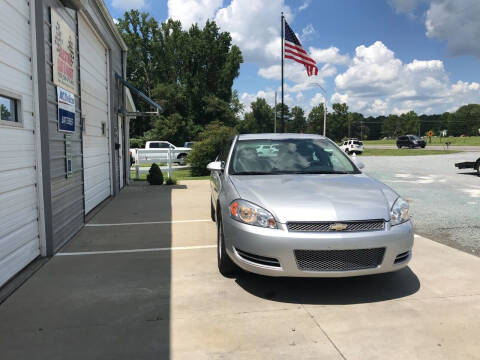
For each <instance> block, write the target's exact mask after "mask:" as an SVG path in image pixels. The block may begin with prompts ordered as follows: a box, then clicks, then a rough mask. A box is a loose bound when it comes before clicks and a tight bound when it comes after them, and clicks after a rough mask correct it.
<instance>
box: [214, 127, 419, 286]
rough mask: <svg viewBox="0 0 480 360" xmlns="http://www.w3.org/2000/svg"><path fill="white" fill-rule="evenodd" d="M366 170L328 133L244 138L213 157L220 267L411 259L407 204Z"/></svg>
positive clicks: (375, 268)
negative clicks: (364, 172) (364, 171)
mask: <svg viewBox="0 0 480 360" xmlns="http://www.w3.org/2000/svg"><path fill="white" fill-rule="evenodd" d="M265 149H268V150H269V151H266V150H265ZM361 168H363V164H361V163H360V162H359V161H357V160H356V159H355V158H353V160H352V159H351V158H349V157H348V156H347V155H345V153H344V152H343V151H341V150H340V149H339V148H338V146H337V145H336V144H334V143H333V142H332V141H331V140H329V139H327V138H325V137H323V136H318V135H307V134H254V135H239V136H237V137H235V139H234V140H233V141H232V143H231V144H228V145H227V146H226V147H225V149H224V150H223V151H222V153H221V154H220V155H219V157H218V158H217V161H215V162H212V163H210V164H209V165H208V169H209V170H210V171H211V189H212V194H211V212H212V219H213V220H215V221H216V223H217V239H218V251H217V254H218V255H217V257H218V268H219V270H220V272H221V273H222V274H223V275H225V276H228V275H231V274H232V273H234V272H235V271H236V270H238V268H241V269H243V270H246V271H249V272H253V273H257V274H263V275H269V276H298V277H343V276H357V275H367V274H376V273H383V272H389V271H396V270H399V269H401V268H403V267H405V266H406V265H407V263H408V262H409V260H410V258H411V256H412V246H413V227H412V223H411V221H410V218H409V214H408V203H407V202H406V201H405V200H404V199H402V198H401V197H400V196H399V195H398V194H397V193H396V192H395V191H394V190H392V189H391V188H389V187H388V186H386V185H385V184H383V183H381V182H379V181H377V180H375V179H372V178H370V177H368V176H366V175H364V174H362V172H361V171H360V169H361Z"/></svg>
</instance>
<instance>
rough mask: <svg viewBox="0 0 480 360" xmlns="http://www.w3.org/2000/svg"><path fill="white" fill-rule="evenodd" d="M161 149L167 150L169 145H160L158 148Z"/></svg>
mask: <svg viewBox="0 0 480 360" xmlns="http://www.w3.org/2000/svg"><path fill="white" fill-rule="evenodd" d="M159 147H160V148H161V149H168V148H169V147H170V144H168V143H160V146H159Z"/></svg>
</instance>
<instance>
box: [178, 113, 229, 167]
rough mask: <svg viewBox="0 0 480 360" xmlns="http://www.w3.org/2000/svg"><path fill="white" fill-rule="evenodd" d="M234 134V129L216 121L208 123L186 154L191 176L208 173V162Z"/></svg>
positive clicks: (212, 159)
mask: <svg viewBox="0 0 480 360" xmlns="http://www.w3.org/2000/svg"><path fill="white" fill-rule="evenodd" d="M234 135H235V130H234V129H232V128H231V127H228V126H225V125H222V124H221V123H219V122H217V121H215V122H212V123H210V124H208V125H207V126H206V127H205V130H204V131H202V132H201V133H200V135H199V137H198V139H199V141H196V142H195V143H194V144H193V148H192V151H191V152H190V153H189V154H188V158H187V161H188V162H189V163H190V172H191V174H192V176H203V175H208V174H209V171H208V170H207V165H208V163H209V162H211V161H214V160H215V158H216V157H217V155H218V154H219V153H220V151H221V150H223V149H224V148H225V147H227V146H228V145H229V144H230V142H231V140H232V138H233V136H234Z"/></svg>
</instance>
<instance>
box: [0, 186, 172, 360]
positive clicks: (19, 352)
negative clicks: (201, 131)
mask: <svg viewBox="0 0 480 360" xmlns="http://www.w3.org/2000/svg"><path fill="white" fill-rule="evenodd" d="M178 187H179V186H177V188H178ZM180 187H181V186H180ZM171 191H172V187H169V186H159V187H154V186H130V187H128V188H126V189H124V190H123V191H122V192H121V193H120V194H119V196H118V197H116V198H114V199H112V200H111V201H110V202H109V203H108V204H107V205H106V206H105V207H104V208H103V209H102V210H101V211H100V212H98V213H97V214H96V215H95V216H94V217H93V219H92V220H91V222H90V224H118V223H125V222H129V223H136V222H139V223H141V222H147V221H151V222H156V221H167V223H162V224H151V225H134V226H98V227H85V228H84V229H82V230H81V231H80V233H79V234H78V235H77V236H76V237H75V238H74V239H72V240H71V241H70V242H69V243H68V244H67V245H66V246H65V248H64V249H62V251H61V252H63V253H70V254H71V253H75V252H85V253H86V254H83V255H64V256H55V257H54V258H52V259H51V260H50V261H49V262H48V263H47V264H46V265H45V266H43V267H42V268H41V269H40V270H39V271H38V272H37V273H36V274H35V275H34V276H32V277H31V278H30V279H29V280H28V281H27V282H26V283H25V284H24V285H23V286H22V287H21V288H19V289H18V290H17V291H16V292H15V293H14V294H13V295H12V296H10V297H9V298H8V299H7V300H6V301H5V302H4V303H3V304H2V305H1V306H0V349H1V350H0V358H1V359H2V360H7V359H15V360H19V359H50V360H52V359H79V360H80V359H81V360H84V359H116V360H117V359H169V358H170V342H171V341H170V308H171V306H170V298H171V253H170V251H150V252H124V253H122V252H120V253H109V254H94V253H92V252H95V251H117V250H133V249H143V248H169V247H171V243H172V229H171V224H170V223H168V221H169V220H171V219H172V209H171V203H172V200H171Z"/></svg>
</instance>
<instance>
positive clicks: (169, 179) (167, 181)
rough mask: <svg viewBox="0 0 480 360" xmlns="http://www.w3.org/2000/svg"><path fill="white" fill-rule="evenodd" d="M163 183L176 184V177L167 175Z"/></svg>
mask: <svg viewBox="0 0 480 360" xmlns="http://www.w3.org/2000/svg"><path fill="white" fill-rule="evenodd" d="M165 185H177V179H175V178H173V177H169V178H167V180H166V181H165Z"/></svg>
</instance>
